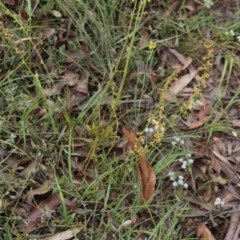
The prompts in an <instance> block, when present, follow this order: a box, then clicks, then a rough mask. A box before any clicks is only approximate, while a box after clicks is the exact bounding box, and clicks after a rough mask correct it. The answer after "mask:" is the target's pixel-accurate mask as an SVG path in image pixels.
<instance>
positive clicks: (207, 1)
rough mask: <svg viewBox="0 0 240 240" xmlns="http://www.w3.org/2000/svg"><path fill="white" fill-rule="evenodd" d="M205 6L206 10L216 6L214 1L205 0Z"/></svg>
mask: <svg viewBox="0 0 240 240" xmlns="http://www.w3.org/2000/svg"><path fill="white" fill-rule="evenodd" d="M204 4H205V7H206V8H210V7H211V6H212V5H213V4H214V2H213V1H212V0H205V1H204Z"/></svg>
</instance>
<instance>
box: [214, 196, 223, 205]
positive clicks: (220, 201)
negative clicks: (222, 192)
mask: <svg viewBox="0 0 240 240" xmlns="http://www.w3.org/2000/svg"><path fill="white" fill-rule="evenodd" d="M214 205H215V206H218V207H222V206H223V205H224V201H223V200H222V199H221V198H220V197H217V198H216V199H215V202H214Z"/></svg>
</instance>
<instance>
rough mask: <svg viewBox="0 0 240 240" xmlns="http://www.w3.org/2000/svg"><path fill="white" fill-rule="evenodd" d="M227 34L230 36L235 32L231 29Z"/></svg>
mask: <svg viewBox="0 0 240 240" xmlns="http://www.w3.org/2000/svg"><path fill="white" fill-rule="evenodd" d="M229 35H230V36H232V37H233V36H234V35H235V33H234V31H233V30H232V29H231V30H230V31H229Z"/></svg>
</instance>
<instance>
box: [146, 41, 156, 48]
mask: <svg viewBox="0 0 240 240" xmlns="http://www.w3.org/2000/svg"><path fill="white" fill-rule="evenodd" d="M156 47H157V44H156V43H155V42H153V41H152V40H150V41H149V43H148V49H149V50H153V49H155V48H156Z"/></svg>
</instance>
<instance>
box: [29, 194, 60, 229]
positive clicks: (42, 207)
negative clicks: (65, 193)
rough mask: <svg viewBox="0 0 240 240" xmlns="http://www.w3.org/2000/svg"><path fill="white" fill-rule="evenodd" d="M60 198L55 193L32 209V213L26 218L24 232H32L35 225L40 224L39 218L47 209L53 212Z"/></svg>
mask: <svg viewBox="0 0 240 240" xmlns="http://www.w3.org/2000/svg"><path fill="white" fill-rule="evenodd" d="M60 202H61V201H60V198H59V196H58V194H57V193H54V194H52V195H51V196H50V197H49V198H48V199H46V200H43V201H42V202H40V203H39V204H38V206H36V208H34V209H33V211H32V213H31V214H30V215H29V216H28V218H27V225H26V232H27V233H30V232H32V231H33V230H34V229H35V228H36V227H37V225H38V224H39V223H40V222H41V217H42V215H43V214H44V212H45V211H46V210H47V209H48V210H50V212H51V211H53V210H55V209H56V208H57V207H58V206H59V204H60Z"/></svg>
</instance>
